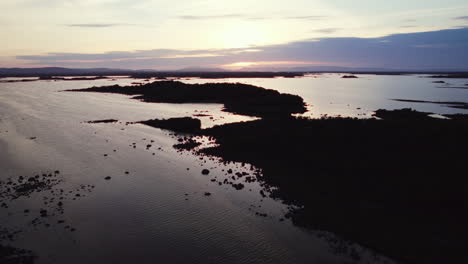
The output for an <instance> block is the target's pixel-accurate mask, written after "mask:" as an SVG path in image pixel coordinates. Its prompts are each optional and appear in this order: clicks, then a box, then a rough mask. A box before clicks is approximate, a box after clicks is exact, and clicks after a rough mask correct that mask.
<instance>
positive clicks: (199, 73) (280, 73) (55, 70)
mask: <svg viewBox="0 0 468 264" xmlns="http://www.w3.org/2000/svg"><path fill="white" fill-rule="evenodd" d="M308 73H343V74H374V75H405V74H434V75H435V77H434V78H439V77H437V76H442V77H440V78H467V77H463V76H468V73H467V72H466V71H465V72H463V71H443V70H419V71H418V70H401V69H377V68H350V67H329V66H326V67H323V66H318V67H293V68H277V69H273V68H272V69H260V68H259V69H253V68H252V69H248V70H241V71H228V70H223V69H207V68H188V69H181V70H171V71H155V70H151V69H149V70H145V69H140V70H130V69H109V68H88V69H77V68H61V67H45V68H0V78H2V77H39V76H57V77H60V76H133V77H134V78H151V77H154V78H158V79H164V78H171V77H173V78H191V77H199V78H210V79H212V78H273V77H300V76H303V75H304V74H308ZM446 76H451V77H446ZM456 76H462V77H456Z"/></svg>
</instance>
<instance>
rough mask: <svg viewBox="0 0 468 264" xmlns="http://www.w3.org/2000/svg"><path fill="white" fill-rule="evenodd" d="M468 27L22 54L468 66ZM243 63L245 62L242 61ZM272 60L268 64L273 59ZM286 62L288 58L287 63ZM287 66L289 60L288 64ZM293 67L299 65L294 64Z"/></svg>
mask: <svg viewBox="0 0 468 264" xmlns="http://www.w3.org/2000/svg"><path fill="white" fill-rule="evenodd" d="M467 50H468V28H461V29H448V30H441V31H431V32H419V33H405V34H395V35H389V36H386V37H379V38H321V39H317V40H314V41H312V40H307V41H298V42H292V43H286V44H280V45H269V46H257V47H254V48H248V49H205V50H202V49H200V50H188V51H187V50H185V51H184V50H175V49H155V50H139V51H132V52H126V51H121V52H108V53H96V54H80V53H50V54H45V55H31V56H17V57H16V58H17V59H18V60H22V61H27V62H29V63H31V64H32V65H38V64H40V65H44V66H62V67H81V68H85V67H92V68H94V67H111V68H132V69H145V68H153V69H177V68H183V67H219V66H222V65H255V62H261V63H262V64H263V65H266V64H268V63H270V64H271V65H273V66H272V67H274V64H278V65H282V63H281V62H295V63H296V64H297V66H304V65H308V64H310V65H335V66H353V67H374V68H393V69H407V70H411V69H413V70H421V69H464V70H468V53H467V52H466V51H467ZM239 63H243V64H239ZM270 64H268V65H270ZM283 64H284V63H283ZM283 66H284V65H283ZM288 67H295V65H293V64H292V63H291V64H288Z"/></svg>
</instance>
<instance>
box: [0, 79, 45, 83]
mask: <svg viewBox="0 0 468 264" xmlns="http://www.w3.org/2000/svg"><path fill="white" fill-rule="evenodd" d="M35 81H39V79H21V80H0V83H17V82H35Z"/></svg>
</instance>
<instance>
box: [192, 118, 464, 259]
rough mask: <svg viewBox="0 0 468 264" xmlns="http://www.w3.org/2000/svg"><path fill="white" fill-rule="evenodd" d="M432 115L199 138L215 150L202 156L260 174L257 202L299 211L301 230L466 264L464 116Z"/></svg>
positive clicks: (284, 125) (395, 253)
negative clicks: (266, 199) (267, 199)
mask: <svg viewBox="0 0 468 264" xmlns="http://www.w3.org/2000/svg"><path fill="white" fill-rule="evenodd" d="M429 114H430V113H419V112H416V111H413V110H410V109H402V110H394V111H388V110H378V111H376V113H375V115H376V116H377V117H379V118H382V120H378V119H364V120H363V119H351V118H327V119H304V118H292V117H289V118H286V117H283V118H277V119H274V118H268V119H261V120H256V121H250V122H241V123H233V124H226V125H222V126H215V127H213V128H208V129H203V130H201V131H200V132H199V135H205V136H209V137H211V138H213V139H215V143H216V144H217V145H216V147H211V148H206V149H201V150H199V152H198V153H199V154H200V155H212V156H217V157H220V158H222V159H223V160H224V161H225V162H231V161H235V162H244V163H249V164H252V165H254V166H255V167H257V168H260V169H261V171H262V173H261V175H257V176H256V177H257V178H258V180H259V181H260V182H262V183H263V185H264V187H265V191H261V194H262V195H263V196H265V195H270V196H271V197H273V198H280V199H282V200H283V201H285V202H286V203H290V204H294V205H296V206H299V208H300V209H296V210H293V211H291V212H290V213H289V214H288V215H287V217H290V218H292V220H293V222H294V223H295V224H297V225H300V226H304V227H308V228H313V229H319V230H327V231H331V232H334V233H336V234H338V235H340V236H342V237H344V238H345V239H347V240H350V241H356V242H358V243H360V244H362V245H364V246H367V247H369V248H372V249H374V250H376V251H377V252H379V253H381V254H384V255H386V256H389V257H392V258H394V259H396V260H397V261H402V262H404V263H465V262H467V261H468V255H467V254H466V252H468V244H467V243H466V237H467V236H468V226H467V225H466V222H467V221H468V213H467V212H468V177H466V176H465V175H466V174H467V171H468V164H467V163H466V149H468V137H467V136H466V135H468V122H466V120H468V118H467V115H454V116H450V118H452V119H451V120H449V119H436V118H430V117H429V116H428V115H429Z"/></svg>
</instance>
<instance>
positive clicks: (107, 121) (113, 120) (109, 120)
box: [86, 119, 119, 124]
mask: <svg viewBox="0 0 468 264" xmlns="http://www.w3.org/2000/svg"><path fill="white" fill-rule="evenodd" d="M118 121H119V120H115V119H103V120H95V121H88V122H86V123H88V124H99V123H117V122H118Z"/></svg>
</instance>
